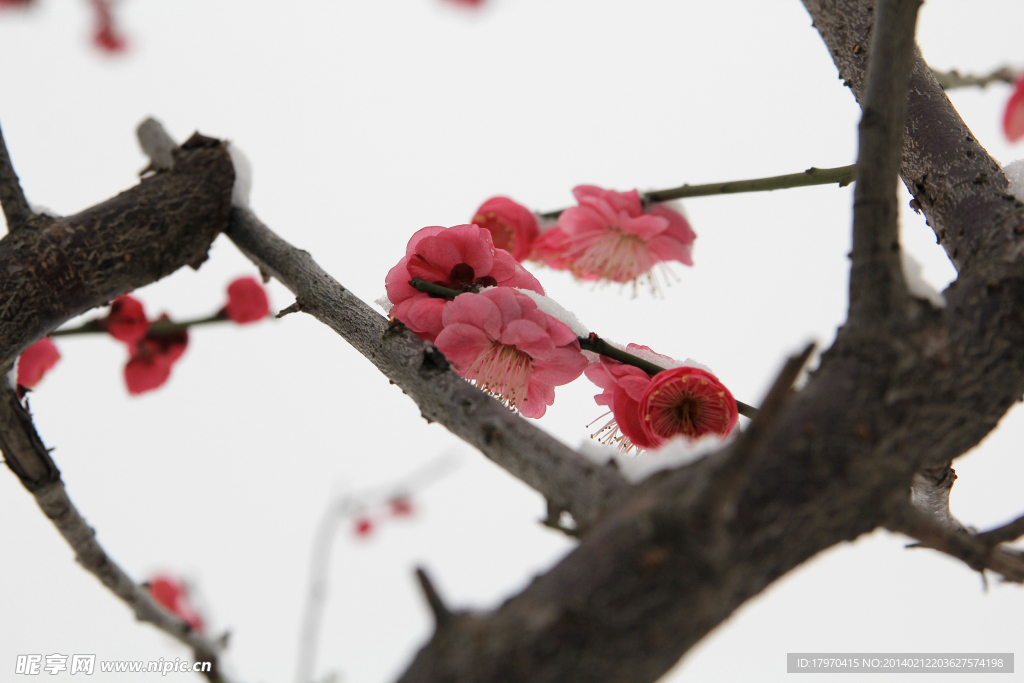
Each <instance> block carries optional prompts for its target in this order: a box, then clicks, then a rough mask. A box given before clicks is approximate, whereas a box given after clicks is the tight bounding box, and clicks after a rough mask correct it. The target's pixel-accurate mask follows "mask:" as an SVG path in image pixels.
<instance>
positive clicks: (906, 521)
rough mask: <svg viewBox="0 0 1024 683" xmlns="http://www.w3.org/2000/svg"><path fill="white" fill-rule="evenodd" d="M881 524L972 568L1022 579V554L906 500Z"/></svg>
mask: <svg viewBox="0 0 1024 683" xmlns="http://www.w3.org/2000/svg"><path fill="white" fill-rule="evenodd" d="M885 526H886V528H887V529H889V530H890V531H895V532H898V533H901V534H905V535H907V536H910V537H911V538H916V539H918V540H919V541H920V542H921V545H922V546H924V547H927V548H932V549H934V550H938V551H940V552H944V553H946V554H947V555H952V556H953V557H955V558H957V559H959V560H962V561H963V562H964V563H965V564H967V566H969V567H970V568H971V569H973V570H975V571H979V572H980V571H983V570H985V569H989V570H991V571H994V572H996V573H997V574H1000V575H1001V576H1002V577H1003V578H1004V579H1006V580H1007V581H1013V582H1015V583H1024V557H1021V556H1020V555H1019V554H1015V553H1011V552H1007V551H1006V550H1005V549H1003V548H999V547H998V546H997V545H995V544H992V543H987V542H985V540H983V539H982V538H981V537H980V536H972V535H971V534H968V533H966V532H963V531H958V530H956V529H951V528H949V527H948V526H945V525H943V524H942V523H940V522H939V521H938V520H937V519H936V518H934V517H932V516H931V515H929V514H927V513H925V512H922V511H921V510H919V509H917V508H916V507H914V506H913V505H912V504H910V503H909V502H903V503H902V504H899V505H896V506H894V509H893V510H892V513H891V515H890V518H889V520H888V521H887V522H886V524H885ZM1022 533H1024V530H1022Z"/></svg>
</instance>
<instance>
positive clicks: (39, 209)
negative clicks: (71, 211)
mask: <svg viewBox="0 0 1024 683" xmlns="http://www.w3.org/2000/svg"><path fill="white" fill-rule="evenodd" d="M28 208H30V209H32V213H41V214H43V215H44V216H50V217H51V218H61V217H62V216H61V215H60V214H59V213H57V212H56V211H54V210H53V209H50V208H47V207H45V206H43V205H42V204H33V203H32V202H29V203H28Z"/></svg>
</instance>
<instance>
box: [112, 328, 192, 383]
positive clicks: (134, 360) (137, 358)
mask: <svg viewBox="0 0 1024 683" xmlns="http://www.w3.org/2000/svg"><path fill="white" fill-rule="evenodd" d="M167 320H168V317H167V316H166V315H162V316H160V318H159V320H157V322H164V321H167ZM187 347H188V330H177V331H175V332H153V331H152V330H150V331H149V333H148V334H147V335H146V336H145V337H144V338H143V339H141V340H140V341H139V342H138V343H137V344H136V345H135V347H134V348H133V349H132V355H131V357H130V358H129V359H128V363H127V364H126V365H125V366H124V381H125V384H126V385H128V393H129V394H132V395H136V394H141V393H143V392H146V391H151V390H153V389H156V388H158V387H160V386H163V384H164V382H166V381H167V378H168V377H170V376H171V366H172V365H174V362H175V361H177V360H178V359H179V358H181V354H183V353H185V349H186V348H187Z"/></svg>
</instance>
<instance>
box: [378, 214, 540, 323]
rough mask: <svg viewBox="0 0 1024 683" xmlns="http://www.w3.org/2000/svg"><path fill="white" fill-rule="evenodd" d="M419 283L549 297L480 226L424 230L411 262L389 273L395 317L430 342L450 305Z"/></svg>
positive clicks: (411, 249) (414, 241)
mask: <svg viewBox="0 0 1024 683" xmlns="http://www.w3.org/2000/svg"><path fill="white" fill-rule="evenodd" d="M414 277H418V278H420V279H421V280H424V281H425V282H429V283H431V284H437V285H441V286H442V287H447V288H448V289H454V290H458V291H464V292H469V291H472V290H473V289H475V288H479V287H494V286H506V287H516V288H519V289H530V290H533V291H535V292H537V293H539V294H543V293H544V288H543V287H541V286H540V282H538V281H537V278H535V277H534V276H533V275H530V273H528V272H527V271H526V269H524V268H523V267H522V266H521V265H519V263H518V262H517V261H516V260H515V259H514V258H512V255H511V254H509V253H508V252H507V251H505V250H504V249H497V248H495V246H494V241H493V239H492V238H491V233H490V232H488V231H487V230H485V229H483V228H481V227H479V226H477V225H456V226H455V227H452V228H442V227H440V226H431V227H428V228H423V229H422V230H419V231H418V232H416V234H414V235H413V236H412V238H411V239H410V240H409V245H408V246H407V247H406V250H405V257H404V258H402V260H401V261H399V262H398V265H396V266H395V267H394V268H392V269H391V270H390V271H389V272H388V275H387V278H386V280H385V284H386V286H387V293H388V300H389V301H391V303H392V304H394V308H392V309H391V317H393V318H397V319H398V320H400V321H401V322H402V323H403V324H405V326H406V327H408V328H409V329H411V330H412V331H413V332H415V333H417V334H418V335H419V336H420V337H422V338H423V339H426V340H428V341H433V340H434V339H436V338H437V335H438V334H439V333H440V332H441V328H442V324H441V312H442V311H443V310H444V308H445V304H446V303H447V300H446V299H443V298H436V297H434V296H432V295H430V294H427V293H425V292H421V291H419V290H418V289H416V288H415V287H413V286H412V285H410V284H409V281H410V280H412V279H413V278H414Z"/></svg>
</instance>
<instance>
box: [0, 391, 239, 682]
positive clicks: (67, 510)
mask: <svg viewBox="0 0 1024 683" xmlns="http://www.w3.org/2000/svg"><path fill="white" fill-rule="evenodd" d="M0 392H2V393H0V450H2V451H3V454H4V461H5V462H6V464H7V466H8V467H9V468H10V469H11V471H12V472H14V474H16V475H17V477H18V479H19V480H20V481H21V483H22V484H23V485H24V486H25V488H26V489H27V490H28V491H29V493H31V494H32V495H33V496H34V497H35V499H36V503H38V504H39V508H40V509H41V510H42V511H43V514H45V515H46V517H47V519H49V520H50V521H51V522H53V525H54V526H55V527H57V530H58V531H59V532H60V534H61V536H63V537H64V540H65V541H67V542H68V545H70V546H71V549H72V550H74V551H75V559H76V560H77V561H78V563H79V564H80V565H82V567H83V568H84V569H85V570H86V571H88V572H89V573H90V574H92V575H93V576H95V577H96V578H97V579H99V580H100V582H101V583H102V584H103V585H104V586H106V587H107V589H109V590H110V591H111V592H112V593H113V594H114V595H116V596H117V597H118V598H120V599H121V600H122V601H123V602H124V603H125V604H126V605H128V607H129V608H131V610H132V612H134V613H135V618H136V619H138V620H139V621H143V622H146V623H149V624H152V625H153V626H155V627H157V628H158V629H160V630H161V631H163V632H164V633H167V634H168V635H170V636H171V637H172V638H174V639H175V640H177V641H179V642H180V643H182V644H184V645H186V646H188V647H189V648H191V649H192V651H193V652H194V654H195V657H196V661H209V662H211V663H212V664H213V667H212V669H213V672H216V671H217V657H216V653H217V652H218V651H219V650H220V649H221V647H219V646H218V644H217V643H216V642H214V641H212V640H210V639H208V638H206V637H205V636H203V635H202V634H200V633H198V632H197V631H195V630H193V629H192V627H191V626H189V625H188V624H187V623H185V622H184V621H182V620H181V619H179V618H178V617H176V616H174V615H173V614H171V613H170V612H168V611H167V610H165V609H164V608H163V607H161V606H160V605H158V604H157V603H156V602H155V601H154V600H153V598H152V596H150V594H149V591H148V590H146V589H145V588H143V587H142V586H140V585H138V584H137V583H135V582H134V581H132V580H131V578H129V577H128V575H127V574H125V572H124V570H122V569H121V567H119V566H118V565H117V563H116V562H114V561H113V560H112V559H111V558H110V556H109V555H107V553H106V551H104V550H103V548H102V546H100V544H99V542H98V541H97V540H96V532H95V531H93V529H92V528H91V527H90V526H89V525H88V524H87V523H86V521H85V520H84V519H83V518H82V516H81V515H80V514H79V512H78V510H77V509H76V508H75V506H74V503H72V502H71V500H70V499H69V498H68V494H67V491H66V490H65V488H64V482H63V481H61V478H60V471H59V470H58V469H57V466H56V464H54V462H53V459H52V458H50V454H49V452H48V451H47V450H46V448H45V447H44V446H43V442H42V440H41V439H40V438H39V435H38V434H37V433H36V430H35V427H34V426H33V424H32V418H31V416H29V414H28V411H26V410H25V409H24V408H23V407H22V405H21V403H20V402H19V401H18V397H17V395H15V393H14V390H13V389H11V388H10V387H8V386H7V384H6V382H5V383H3V386H2V388H0ZM210 680H211V681H215V680H219V679H218V678H212V677H211V678H210Z"/></svg>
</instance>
